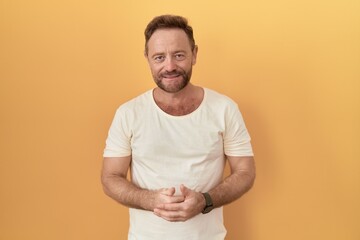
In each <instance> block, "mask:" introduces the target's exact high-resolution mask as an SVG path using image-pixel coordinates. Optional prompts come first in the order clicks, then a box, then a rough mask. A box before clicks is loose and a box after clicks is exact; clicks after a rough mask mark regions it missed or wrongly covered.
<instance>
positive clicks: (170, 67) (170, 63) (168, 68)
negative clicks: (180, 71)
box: [165, 57, 176, 72]
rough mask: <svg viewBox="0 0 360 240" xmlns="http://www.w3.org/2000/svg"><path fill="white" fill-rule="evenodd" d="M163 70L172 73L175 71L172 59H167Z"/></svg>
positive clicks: (174, 63)
mask: <svg viewBox="0 0 360 240" xmlns="http://www.w3.org/2000/svg"><path fill="white" fill-rule="evenodd" d="M165 70H166V71H168V72H172V71H174V70H176V62H175V59H173V58H172V57H168V58H167V59H166V61H165Z"/></svg>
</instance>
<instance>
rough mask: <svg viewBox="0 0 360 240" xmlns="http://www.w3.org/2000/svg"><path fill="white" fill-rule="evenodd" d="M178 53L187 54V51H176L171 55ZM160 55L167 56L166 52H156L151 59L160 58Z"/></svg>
mask: <svg viewBox="0 0 360 240" xmlns="http://www.w3.org/2000/svg"><path fill="white" fill-rule="evenodd" d="M177 53H186V51H185V50H176V51H173V52H171V54H177ZM159 55H165V54H164V52H155V53H154V54H152V55H151V56H150V57H151V58H154V57H155V56H159Z"/></svg>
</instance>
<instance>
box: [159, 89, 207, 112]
mask: <svg viewBox="0 0 360 240" xmlns="http://www.w3.org/2000/svg"><path fill="white" fill-rule="evenodd" d="M153 97H154V100H155V102H156V104H157V105H158V106H159V107H160V108H161V109H162V110H163V111H164V112H166V113H168V114H170V115H174V116H181V115H186V114H189V113H191V112H193V111H195V110H196V109H197V108H198V107H199V106H200V104H201V102H202V100H203V97H204V91H203V89H202V88H200V87H197V86H194V85H192V84H190V83H189V84H188V85H187V86H186V87H185V88H183V89H182V90H181V91H179V92H177V93H168V92H165V91H163V90H162V89H160V88H155V89H154V91H153Z"/></svg>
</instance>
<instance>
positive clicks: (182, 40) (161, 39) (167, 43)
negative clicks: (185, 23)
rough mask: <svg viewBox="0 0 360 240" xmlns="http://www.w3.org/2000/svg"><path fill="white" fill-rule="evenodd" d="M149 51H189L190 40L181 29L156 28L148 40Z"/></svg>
mask: <svg viewBox="0 0 360 240" xmlns="http://www.w3.org/2000/svg"><path fill="white" fill-rule="evenodd" d="M148 49H149V52H154V51H155V52H157V51H170V50H173V51H191V46H190V41H189V38H188V36H187V35H186V33H185V32H184V31H183V30H182V29H177V28H175V29H174V28H171V29H167V28H165V29H158V30H156V31H155V32H154V33H153V34H152V36H151V37H150V39H149V41H148Z"/></svg>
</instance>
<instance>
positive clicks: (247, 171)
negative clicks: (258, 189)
mask: <svg viewBox="0 0 360 240" xmlns="http://www.w3.org/2000/svg"><path fill="white" fill-rule="evenodd" d="M227 158H228V161H229V165H230V169H231V174H230V175H229V176H228V177H226V178H225V179H224V181H223V182H222V183H220V184H219V185H218V186H216V187H215V188H213V189H212V190H210V191H209V194H210V196H211V198H212V200H213V204H214V207H221V206H223V205H225V204H228V203H231V202H233V201H235V200H236V199H238V198H240V197H241V196H242V195H244V194H245V193H246V192H247V191H248V190H249V189H250V188H251V187H252V185H253V183H254V180H255V162H254V158H253V157H234V156H227Z"/></svg>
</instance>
